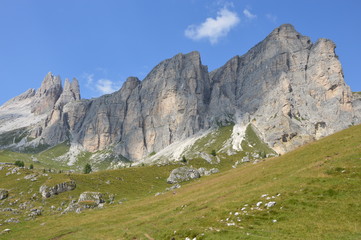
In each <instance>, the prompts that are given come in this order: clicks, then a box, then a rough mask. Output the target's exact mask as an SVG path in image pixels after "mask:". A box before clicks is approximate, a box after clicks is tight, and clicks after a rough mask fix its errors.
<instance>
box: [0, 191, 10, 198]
mask: <svg viewBox="0 0 361 240" xmlns="http://www.w3.org/2000/svg"><path fill="white" fill-rule="evenodd" d="M8 196H9V191H8V190H6V189H0V200H3V199H5V198H7V197H8Z"/></svg>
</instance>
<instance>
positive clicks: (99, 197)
mask: <svg viewBox="0 0 361 240" xmlns="http://www.w3.org/2000/svg"><path fill="white" fill-rule="evenodd" d="M85 202H91V203H94V204H96V205H99V204H100V203H104V202H105V201H104V199H103V194H102V193H100V192H83V193H82V194H80V196H79V199H78V203H85Z"/></svg>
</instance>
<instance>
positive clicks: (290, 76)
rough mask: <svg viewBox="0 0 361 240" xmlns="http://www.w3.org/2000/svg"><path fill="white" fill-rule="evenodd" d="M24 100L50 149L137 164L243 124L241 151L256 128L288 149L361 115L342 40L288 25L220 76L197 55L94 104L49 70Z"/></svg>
mask: <svg viewBox="0 0 361 240" xmlns="http://www.w3.org/2000/svg"><path fill="white" fill-rule="evenodd" d="M18 98H22V99H23V98H25V99H34V101H33V103H34V104H33V105H34V106H33V107H32V112H33V113H34V114H35V115H36V114H42V113H45V112H47V115H46V118H45V120H44V122H42V124H40V125H39V126H38V127H37V128H34V129H33V130H32V131H31V136H32V137H35V138H37V139H41V141H43V143H46V144H49V145H55V144H58V143H60V142H63V141H65V140H70V141H71V143H72V145H76V146H81V147H82V148H83V149H84V150H87V151H90V152H94V151H98V150H103V149H105V148H108V147H111V148H112V149H113V150H114V151H115V153H117V154H121V155H123V156H124V157H127V158H129V159H131V160H135V161H136V160H140V159H142V158H144V157H146V156H148V155H149V153H151V152H159V151H160V150H162V149H164V148H165V147H167V146H169V145H170V144H172V143H174V142H177V141H182V140H184V139H186V138H188V137H190V136H192V135H193V134H195V133H197V132H199V131H201V130H206V129H209V128H210V127H212V126H216V125H219V124H229V123H230V122H233V123H235V127H234V130H233V134H232V136H233V138H234V139H233V145H232V146H233V148H234V149H235V150H239V149H240V148H241V146H240V143H241V142H242V141H241V140H242V139H237V137H236V136H237V135H239V136H242V135H244V133H242V132H241V131H243V130H244V129H245V126H247V125H248V124H249V123H252V126H253V127H254V130H255V131H256V132H257V133H258V135H259V137H260V138H261V139H262V140H263V141H264V142H266V143H267V144H268V145H269V146H270V147H272V148H273V149H274V150H275V151H277V152H278V153H284V152H287V151H289V150H292V149H294V148H296V147H297V146H300V145H302V144H304V143H306V142H308V141H311V140H314V139H318V138H320V137H323V136H326V135H329V134H331V133H333V132H336V131H339V130H341V129H344V128H346V127H348V126H349V125H351V124H353V123H359V122H360V118H361V113H360V112H361V110H360V109H361V100H360V98H357V99H355V98H354V97H353V96H352V93H351V91H350V89H349V87H348V86H347V85H346V84H345V82H344V79H343V73H342V67H341V64H340V62H339V60H338V58H337V56H336V54H335V44H334V43H333V42H332V41H330V40H327V39H319V40H318V41H317V42H316V43H312V42H311V41H310V39H309V38H308V37H306V36H302V35H301V34H300V33H298V32H297V31H296V30H295V29H294V27H293V26H292V25H289V24H285V25H282V26H280V27H279V28H276V29H275V30H273V31H272V32H271V34H270V35H268V36H267V37H266V38H265V39H264V40H263V41H262V42H260V43H258V44H257V45H256V46H255V47H253V48H252V49H251V50H249V51H248V52H247V53H246V54H244V55H243V56H235V57H234V58H232V59H231V60H229V61H228V62H227V63H226V64H225V65H224V66H222V67H220V68H219V69H216V70H214V71H212V72H208V69H207V67H206V66H204V65H202V62H201V59H200V56H199V53H198V52H191V53H188V54H178V55H176V56H174V57H173V58H170V59H167V60H165V61H163V62H161V63H160V64H158V65H157V66H156V67H155V68H154V69H153V70H152V71H151V72H150V73H149V74H148V75H147V77H146V78H145V79H144V80H143V81H140V80H139V79H137V78H135V77H130V78H128V79H127V81H126V82H125V83H124V85H123V86H122V88H121V89H120V90H119V91H117V92H115V93H112V94H109V95H104V96H102V97H99V98H96V99H91V100H80V92H79V85H78V82H77V81H76V79H75V80H73V82H72V83H70V82H69V81H66V82H65V84H64V89H62V86H61V81H60V78H59V77H54V76H53V75H51V74H48V75H47V76H46V77H45V79H44V81H43V84H42V86H41V88H40V89H39V90H37V91H36V92H34V91H29V92H27V93H26V94H24V95H23V96H19V97H18ZM27 104H29V103H27ZM26 106H28V105H26ZM6 110H8V109H6ZM4 111H5V110H4ZM0 113H1V108H0ZM4 121H5V120H4ZM0 122H1V114H0ZM6 122H9V121H6ZM0 130H1V127H0Z"/></svg>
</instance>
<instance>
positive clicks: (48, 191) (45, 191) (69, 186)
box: [39, 181, 76, 198]
mask: <svg viewBox="0 0 361 240" xmlns="http://www.w3.org/2000/svg"><path fill="white" fill-rule="evenodd" d="M75 187H76V184H75V181H67V182H62V183H59V184H56V185H55V186H51V187H49V186H47V185H45V184H44V185H42V186H41V187H40V189H39V192H40V194H41V195H42V196H43V198H49V197H51V196H53V195H57V194H59V193H62V192H67V191H71V190H74V189H75Z"/></svg>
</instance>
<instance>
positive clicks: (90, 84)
mask: <svg viewBox="0 0 361 240" xmlns="http://www.w3.org/2000/svg"><path fill="white" fill-rule="evenodd" d="M83 78H85V80H86V86H87V87H89V88H91V87H93V82H94V74H88V73H84V74H83Z"/></svg>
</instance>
